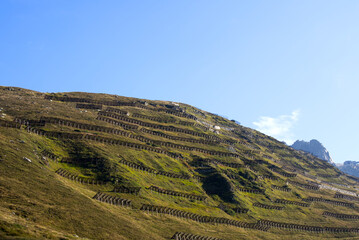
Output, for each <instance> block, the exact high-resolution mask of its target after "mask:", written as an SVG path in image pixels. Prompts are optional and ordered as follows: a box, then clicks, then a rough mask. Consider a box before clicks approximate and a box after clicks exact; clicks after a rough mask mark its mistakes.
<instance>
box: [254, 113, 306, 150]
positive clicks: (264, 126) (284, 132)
mask: <svg viewBox="0 0 359 240" xmlns="http://www.w3.org/2000/svg"><path fill="white" fill-rule="evenodd" d="M299 113H300V111H299V110H295V111H293V112H292V113H291V114H290V115H280V116H278V117H276V118H273V117H260V118H259V120H258V121H257V122H253V124H254V125H255V126H256V130H258V131H260V132H262V133H265V134H267V135H269V136H272V137H274V138H276V139H278V140H280V141H285V142H286V143H287V144H292V143H293V142H294V139H293V138H294V134H293V133H292V128H293V126H294V124H295V123H296V122H297V121H298V118H299Z"/></svg>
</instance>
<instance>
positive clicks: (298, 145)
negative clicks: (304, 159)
mask: <svg viewBox="0 0 359 240" xmlns="http://www.w3.org/2000/svg"><path fill="white" fill-rule="evenodd" d="M291 147H292V148H294V149H296V150H302V151H305V152H308V153H310V154H312V155H314V156H316V157H318V158H320V159H322V160H324V161H327V162H329V163H331V164H333V165H335V163H334V162H333V160H332V158H331V157H330V155H329V152H328V150H327V149H326V148H325V147H324V146H323V145H322V144H321V143H320V142H319V141H318V140H315V139H312V140H310V142H306V141H299V140H297V141H296V142H295V143H293V145H292V146H291Z"/></svg>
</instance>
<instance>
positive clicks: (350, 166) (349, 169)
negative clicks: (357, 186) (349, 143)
mask: <svg viewBox="0 0 359 240" xmlns="http://www.w3.org/2000/svg"><path fill="white" fill-rule="evenodd" d="M337 167H338V168H339V170H340V171H342V172H344V173H346V174H349V175H352V176H355V177H359V161H345V162H344V163H343V164H337Z"/></svg>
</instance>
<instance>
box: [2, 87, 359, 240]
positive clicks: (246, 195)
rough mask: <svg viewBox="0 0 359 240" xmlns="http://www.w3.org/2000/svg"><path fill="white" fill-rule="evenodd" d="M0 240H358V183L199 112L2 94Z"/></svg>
mask: <svg viewBox="0 0 359 240" xmlns="http://www.w3.org/2000/svg"><path fill="white" fill-rule="evenodd" d="M0 108H1V109H0V110H1V112H0V115H1V118H0V151H1V152H0V238H1V239H136V240H137V239H154V240H160V239H208V240H209V239H223V240H230V239H331V238H333V239H334V238H348V239H349V238H359V224H358V218H359V208H358V204H359V196H358V195H357V192H358V191H357V187H358V182H359V179H357V178H354V177H350V176H347V175H344V174H342V173H341V172H339V171H338V170H337V169H335V168H333V166H332V165H330V164H328V163H327V162H325V161H322V160H320V159H317V158H315V157H313V156H311V155H308V154H305V153H303V152H299V151H296V150H294V149H292V148H290V147H288V146H286V145H284V144H282V143H281V142H279V141H277V140H275V139H273V138H271V137H269V136H266V135H264V134H262V133H260V132H257V131H255V130H252V129H250V128H246V127H243V126H240V125H238V124H236V123H235V122H233V121H230V120H228V119H225V118H222V117H220V116H217V115H215V114H211V113H208V112H205V111H203V110H200V109H197V108H195V107H192V106H189V105H186V104H182V103H173V102H165V101H152V100H143V99H135V98H127V97H120V96H115V95H107V94H91V93H79V92H71V93H51V94H50V93H40V92H35V91H31V90H26V89H20V88H13V87H1V88H0Z"/></svg>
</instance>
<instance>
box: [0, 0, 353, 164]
mask: <svg viewBox="0 0 359 240" xmlns="http://www.w3.org/2000/svg"><path fill="white" fill-rule="evenodd" d="M358 13H359V1H346V0H341V1H330V0H323V1H321V0H316V1H312V0H310V1H309V0H308V1H304V0H301V1H290V0H288V1H275V0H273V1H259V0H258V1H238V0H235V1H229V0H228V1H227V0H226V1H218V0H217V1H210V0H205V1H193V0H177V1H159V0H156V1H117V0H116V1H110V0H107V1H91V0H86V1H81V0H77V1H72V0H68V1H66V0H51V1H48V0H32V1H28V0H2V1H0V29H1V30H0V85H5V86H10V85H11V86H18V87H24V88H29V89H33V90H38V91H43V92H59V91H86V92H103V93H112V94H118V95H122V96H130V97H139V98H147V99H154V100H172V101H177V102H184V103H188V104H191V105H194V106H196V107H199V108H201V109H204V110H207V111H210V112H214V113H218V114H220V115H224V116H227V117H228V118H230V119H236V120H237V121H239V122H241V123H242V124H243V125H245V126H248V127H251V128H255V129H259V130H261V131H263V132H265V133H267V134H270V135H272V136H274V137H276V138H278V139H279V140H285V141H287V142H288V143H291V141H294V140H296V139H300V140H310V139H313V138H315V139H318V140H319V141H320V142H322V143H323V144H324V146H325V147H326V148H327V149H328V150H329V152H330V153H331V155H332V158H333V159H334V161H335V162H343V161H346V160H359V153H358V151H357V146H358V143H357V136H359V128H358V123H359V121H358V118H359V111H358V108H357V105H358V103H359V94H358V90H359V81H358V80H359V79H358V77H359V67H358V66H359V44H358V43H359V27H358V26H359V14H358Z"/></svg>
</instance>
